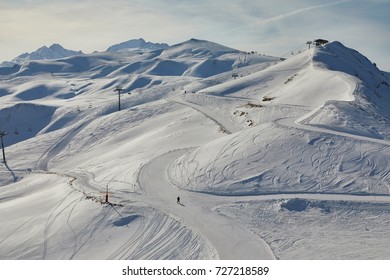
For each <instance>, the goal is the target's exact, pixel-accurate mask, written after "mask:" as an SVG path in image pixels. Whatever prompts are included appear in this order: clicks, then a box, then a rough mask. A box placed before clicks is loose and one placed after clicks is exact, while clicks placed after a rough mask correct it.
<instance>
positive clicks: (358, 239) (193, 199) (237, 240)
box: [0, 39, 390, 259]
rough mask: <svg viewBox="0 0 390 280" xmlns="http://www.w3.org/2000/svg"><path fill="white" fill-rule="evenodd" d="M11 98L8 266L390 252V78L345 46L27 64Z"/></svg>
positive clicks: (182, 50) (0, 107) (4, 80)
mask: <svg viewBox="0 0 390 280" xmlns="http://www.w3.org/2000/svg"><path fill="white" fill-rule="evenodd" d="M119 88H121V89H122V90H121V91H120V92H121V96H120V99H119V98H118V94H119V93H118V89H119ZM0 100H1V102H0V130H1V131H3V132H5V133H4V134H5V135H4V137H3V139H4V144H5V152H6V157H7V164H0V186H1V187H0V213H1V215H0V223H1V224H2V230H1V231H0V245H1V246H0V258H2V259H218V258H221V259H388V258H389V257H390V254H389V251H388V250H387V249H386V248H388V247H389V245H390V240H389V238H388V234H387V232H388V224H389V223H390V197H389V194H390V172H389V166H390V115H389V112H390V110H389V109H390V80H389V76H388V74H386V73H383V72H381V71H380V70H379V69H377V68H376V66H375V65H374V64H373V63H371V62H370V61H369V60H368V59H367V58H366V57H364V55H362V54H360V53H359V52H357V51H356V50H353V49H350V48H348V47H346V46H344V45H342V44H341V43H339V42H331V43H328V44H326V45H324V46H318V47H317V48H315V49H310V50H306V51H304V52H301V53H300V54H297V55H295V56H293V57H291V58H289V59H287V60H281V59H280V58H275V57H271V56H264V55H258V54H254V53H250V54H248V53H246V52H241V51H239V50H235V49H232V48H229V47H226V46H221V45H219V44H216V43H213V42H209V41H204V40H196V39H191V40H188V41H186V42H182V43H180V44H176V45H174V46H170V47H167V48H164V49H158V50H151V51H146V50H145V51H140V52H138V51H133V52H120V51H119V52H117V51H108V52H101V53H93V54H88V55H77V56H72V57H67V58H61V59H56V60H37V61H29V62H26V63H25V64H23V66H21V67H18V68H15V69H14V70H12V71H8V72H0ZM119 100H120V102H121V103H120V110H119ZM107 188H108V195H109V197H108V201H109V203H108V204H106V203H105V199H106V190H107ZM178 196H179V197H180V198H181V200H180V204H179V203H177V202H176V201H177V200H176V198H177V197H178ZM237 244H239V248H240V250H237Z"/></svg>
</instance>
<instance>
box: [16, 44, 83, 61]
mask: <svg viewBox="0 0 390 280" xmlns="http://www.w3.org/2000/svg"><path fill="white" fill-rule="evenodd" d="M80 54H83V52H82V51H73V50H68V49H65V48H64V47H63V46H61V45H60V44H57V43H55V44H52V45H51V46H50V47H47V46H43V47H40V48H39V49H37V50H36V51H34V52H31V53H23V54H21V55H19V56H18V57H16V58H14V59H13V60H12V62H13V63H16V64H22V63H24V62H25V61H26V60H52V59H59V58H65V57H69V56H75V55H80Z"/></svg>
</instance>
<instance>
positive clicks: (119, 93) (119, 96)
mask: <svg viewBox="0 0 390 280" xmlns="http://www.w3.org/2000/svg"><path fill="white" fill-rule="evenodd" d="M122 90H123V88H121V87H117V88H116V89H115V90H114V91H117V92H118V111H120V110H121V91H122Z"/></svg>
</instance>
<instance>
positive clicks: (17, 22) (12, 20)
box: [0, 0, 390, 71]
mask: <svg viewBox="0 0 390 280" xmlns="http://www.w3.org/2000/svg"><path fill="white" fill-rule="evenodd" d="M389 30H390V0H341V1H337V0H197V1H195V0H0V62H1V61H3V60H11V59H13V58H14V57H16V56H18V55H19V54H21V53H23V52H31V51H34V50H36V49H38V48H39V47H41V46H43V45H46V46H50V45H51V44H53V43H59V44H61V45H62V46H64V47H65V48H67V49H72V50H82V51H83V52H85V53H90V52H93V51H95V50H97V51H103V50H106V49H107V48H108V47H109V46H111V45H113V44H116V43H120V42H123V41H127V40H129V39H138V38H144V39H145V40H146V41H152V42H156V43H168V44H170V45H172V44H176V43H180V42H183V41H185V40H188V39H190V38H197V39H204V40H209V41H213V42H216V43H220V44H223V45H227V46H229V47H233V48H237V49H240V50H244V51H252V50H253V51H258V52H259V53H265V54H269V55H275V56H281V55H283V54H286V53H288V52H290V51H291V50H293V49H295V48H297V47H299V46H301V45H304V44H305V43H306V41H308V40H312V39H316V38H324V39H327V40H330V41H334V40H337V41H340V42H342V43H343V44H344V45H346V46H347V47H351V48H354V49H356V50H358V51H359V52H361V53H362V54H364V55H366V56H367V57H368V58H369V59H370V60H371V61H373V62H376V63H377V65H378V66H379V68H381V69H383V70H387V71H390V55H389V53H390V32H389Z"/></svg>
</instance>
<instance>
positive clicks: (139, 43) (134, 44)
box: [107, 38, 169, 52]
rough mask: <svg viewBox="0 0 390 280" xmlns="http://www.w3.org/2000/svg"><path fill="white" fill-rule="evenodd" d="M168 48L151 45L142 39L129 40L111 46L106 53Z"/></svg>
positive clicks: (156, 44)
mask: <svg viewBox="0 0 390 280" xmlns="http://www.w3.org/2000/svg"><path fill="white" fill-rule="evenodd" d="M167 47H169V46H168V44H165V43H152V42H146V41H145V40H144V39H143V38H139V39H131V40H129V41H125V42H122V43H119V44H116V45H113V46H111V47H109V48H108V49H107V51H108V52H118V51H126V50H128V49H146V50H159V49H165V48H167Z"/></svg>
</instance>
